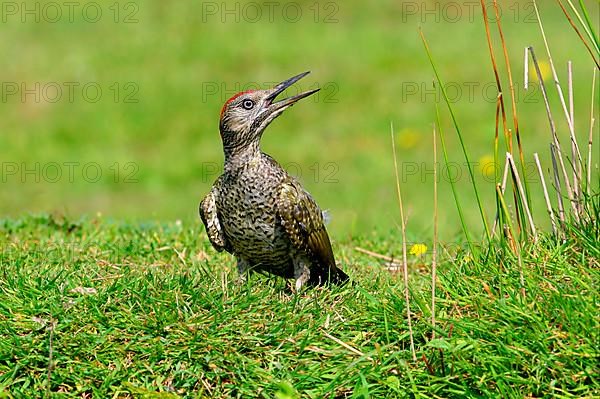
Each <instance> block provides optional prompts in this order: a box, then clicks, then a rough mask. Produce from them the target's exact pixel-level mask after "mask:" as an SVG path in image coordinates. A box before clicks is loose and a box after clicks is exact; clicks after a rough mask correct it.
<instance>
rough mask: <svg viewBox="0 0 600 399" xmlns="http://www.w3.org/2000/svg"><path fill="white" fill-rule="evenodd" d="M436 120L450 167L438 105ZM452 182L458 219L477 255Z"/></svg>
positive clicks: (445, 158) (451, 181)
mask: <svg viewBox="0 0 600 399" xmlns="http://www.w3.org/2000/svg"><path fill="white" fill-rule="evenodd" d="M435 120H436V124H437V127H438V131H439V134H440V142H441V143H442V153H443V154H444V162H445V164H446V167H448V164H449V162H448V151H447V150H446V139H445V138H444V130H443V129H442V125H441V123H440V109H439V107H438V104H437V103H436V104H435ZM449 180H450V187H451V188H452V195H453V196H454V203H455V204H456V210H457V211H458V217H459V219H460V225H461V227H462V230H463V233H464V234H465V238H466V240H467V243H468V245H469V249H470V251H471V253H475V251H474V247H473V243H472V241H471V237H470V236H469V230H467V224H466V223H465V215H464V213H463V210H462V207H461V205H460V200H459V198H458V192H457V191H456V185H455V184H454V179H449Z"/></svg>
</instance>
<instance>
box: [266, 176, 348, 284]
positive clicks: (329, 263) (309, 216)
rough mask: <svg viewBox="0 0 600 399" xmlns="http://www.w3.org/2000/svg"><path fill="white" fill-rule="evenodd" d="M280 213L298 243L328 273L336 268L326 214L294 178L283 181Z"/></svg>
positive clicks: (288, 231)
mask: <svg viewBox="0 0 600 399" xmlns="http://www.w3.org/2000/svg"><path fill="white" fill-rule="evenodd" d="M277 214H278V216H279V219H280V220H281V224H282V226H283V228H284V229H285V231H286V232H287V234H288V236H289V238H290V240H291V242H292V244H293V245H294V247H296V248H298V249H299V250H301V251H303V252H305V253H306V255H307V256H308V258H309V259H311V260H312V261H313V262H315V263H316V264H317V265H315V266H318V267H320V268H321V269H322V270H319V272H321V273H323V274H326V273H331V272H333V271H335V269H336V266H335V258H334V256H333V250H332V249H331V242H330V241H329V236H328V235H327V230H325V224H324V222H323V215H322V213H321V210H320V209H319V207H318V205H317V204H316V203H315V201H314V200H313V199H312V197H311V196H310V195H309V194H308V193H307V192H306V191H304V189H303V188H302V187H301V186H300V184H299V183H298V182H296V181H295V180H294V179H293V178H289V179H287V180H286V181H285V182H284V183H282V185H281V188H280V191H279V197H278V201H277Z"/></svg>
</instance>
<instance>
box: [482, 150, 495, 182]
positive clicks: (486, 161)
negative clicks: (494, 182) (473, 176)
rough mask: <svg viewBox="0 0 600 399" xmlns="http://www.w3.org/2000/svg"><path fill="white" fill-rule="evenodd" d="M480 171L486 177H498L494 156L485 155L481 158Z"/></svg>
mask: <svg viewBox="0 0 600 399" xmlns="http://www.w3.org/2000/svg"><path fill="white" fill-rule="evenodd" d="M478 166H479V170H480V171H481V174H482V175H483V176H484V177H494V176H495V175H496V165H495V164H494V157H493V156H492V155H484V156H482V157H481V158H479V165H478Z"/></svg>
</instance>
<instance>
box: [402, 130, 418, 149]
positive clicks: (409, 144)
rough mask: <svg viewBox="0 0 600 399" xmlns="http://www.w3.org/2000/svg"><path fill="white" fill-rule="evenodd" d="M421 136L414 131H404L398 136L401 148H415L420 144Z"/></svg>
mask: <svg viewBox="0 0 600 399" xmlns="http://www.w3.org/2000/svg"><path fill="white" fill-rule="evenodd" d="M419 138H420V135H419V133H418V132H416V131H414V130H412V129H402V130H401V131H400V133H399V134H398V145H399V146H400V148H404V149H409V148H413V147H414V146H416V145H417V144H418V143H419Z"/></svg>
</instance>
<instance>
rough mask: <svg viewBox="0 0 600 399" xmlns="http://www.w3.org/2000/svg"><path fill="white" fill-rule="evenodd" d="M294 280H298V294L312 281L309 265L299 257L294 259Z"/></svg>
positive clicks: (296, 285)
mask: <svg viewBox="0 0 600 399" xmlns="http://www.w3.org/2000/svg"><path fill="white" fill-rule="evenodd" d="M294 278H295V279H296V284H295V287H296V292H299V291H300V288H302V286H303V285H304V284H305V283H306V282H307V281H308V280H309V279H310V269H309V268H308V263H307V262H305V261H304V260H303V259H301V258H299V257H295V258H294Z"/></svg>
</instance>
